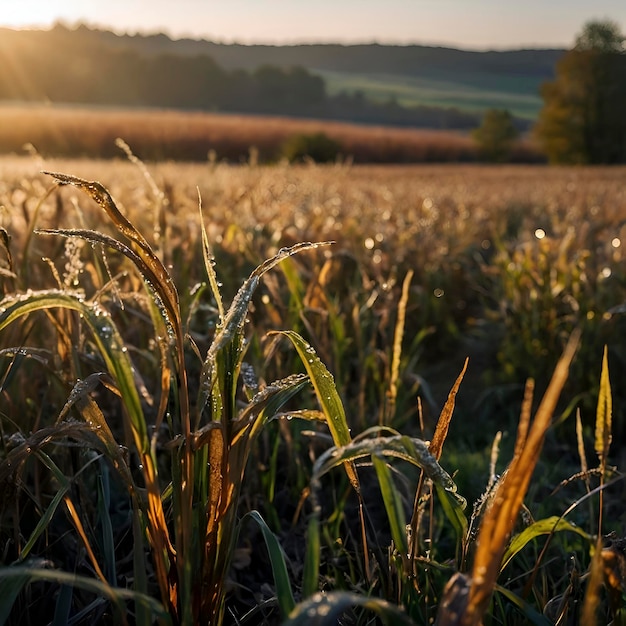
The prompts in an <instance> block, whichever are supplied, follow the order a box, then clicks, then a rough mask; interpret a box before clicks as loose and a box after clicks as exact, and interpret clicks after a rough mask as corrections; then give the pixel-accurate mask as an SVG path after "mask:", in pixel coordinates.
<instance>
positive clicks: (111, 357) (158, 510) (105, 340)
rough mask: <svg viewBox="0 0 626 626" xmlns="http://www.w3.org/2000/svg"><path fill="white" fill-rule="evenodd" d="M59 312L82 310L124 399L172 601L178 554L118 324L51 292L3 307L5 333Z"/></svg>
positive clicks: (162, 580)
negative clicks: (171, 577)
mask: <svg viewBox="0 0 626 626" xmlns="http://www.w3.org/2000/svg"><path fill="white" fill-rule="evenodd" d="M54 307H59V308H64V309H69V310H73V311H77V312H78V313H79V314H80V315H82V316H83V319H84V321H85V322H86V323H87V326H88V327H89V328H90V329H91V331H92V335H93V339H94V342H95V343H96V346H97V348H98V351H99V353H100V355H101V356H102V358H103V360H104V362H105V365H106V367H107V370H108V372H109V373H110V374H111V376H112V377H113V380H114V381H115V384H116V386H117V389H118V391H119V395H120V397H121V398H123V401H124V402H123V406H124V409H125V412H126V415H127V417H128V420H129V425H130V427H131V432H132V436H133V441H134V444H135V446H136V448H137V452H138V454H139V458H140V463H141V465H142V466H143V476H144V480H145V483H146V490H147V507H146V508H147V510H146V514H147V518H148V524H149V526H150V533H149V536H150V539H151V541H152V542H153V545H154V552H153V554H154V558H155V567H156V573H157V578H158V581H159V585H160V588H161V593H162V596H163V597H168V596H169V595H170V591H171V590H170V586H169V583H168V574H169V563H168V561H169V559H173V557H174V554H175V551H174V548H173V546H172V544H171V541H170V538H169V530H168V526H167V523H166V520H165V514H164V511H163V507H162V502H161V494H160V489H159V486H158V483H157V471H156V462H155V460H154V458H153V456H152V451H151V449H150V440H149V438H148V433H147V426H146V421H145V417H144V414H143V409H142V407H141V399H140V396H139V393H138V391H137V388H136V386H135V376H134V370H133V365H132V363H131V361H130V357H129V355H128V353H127V350H126V348H125V345H124V342H123V340H122V338H121V336H120V334H119V332H118V330H117V328H116V326H115V324H114V323H113V320H112V319H111V318H110V316H109V314H108V313H107V312H106V311H105V310H104V309H102V308H101V307H100V306H99V305H97V304H95V303H93V302H86V301H84V299H83V296H82V294H81V293H70V292H64V291H59V290H48V291H40V292H31V293H27V294H25V295H22V296H18V297H16V298H10V299H5V300H3V301H2V302H0V330H2V329H3V328H5V327H6V326H7V325H9V324H10V323H11V322H13V321H14V320H15V319H17V318H19V317H21V316H23V315H26V314H28V313H32V312H34V311H38V310H46V309H50V308H54Z"/></svg>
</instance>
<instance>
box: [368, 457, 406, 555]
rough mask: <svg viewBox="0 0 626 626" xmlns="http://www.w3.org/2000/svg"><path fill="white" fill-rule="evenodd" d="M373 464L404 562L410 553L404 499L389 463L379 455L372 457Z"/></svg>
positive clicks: (395, 541)
mask: <svg viewBox="0 0 626 626" xmlns="http://www.w3.org/2000/svg"><path fill="white" fill-rule="evenodd" d="M372 463H373V465H374V469H375V470H376V476H377V477H378V485H379V486H380V492H381V494H382V496H383V502H384V504H385V510H386V511H387V519H388V520H389V526H390V528H391V537H392V539H393V542H394V543H395V545H396V550H397V551H398V552H399V553H400V554H401V555H402V560H404V559H406V555H407V552H408V546H407V539H406V520H405V519H404V516H405V514H404V510H403V508H402V499H401V498H400V494H399V493H398V490H397V488H396V486H395V485H394V483H393V478H392V476H391V470H390V469H389V464H388V463H387V461H385V460H384V459H382V458H381V457H380V456H379V455H377V454H373V455H372Z"/></svg>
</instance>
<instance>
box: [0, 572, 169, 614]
mask: <svg viewBox="0 0 626 626" xmlns="http://www.w3.org/2000/svg"><path fill="white" fill-rule="evenodd" d="M45 565H47V562H42V561H35V562H34V563H32V564H28V563H26V564H24V565H20V566H10V567H1V568H0V591H2V593H0V598H1V600H0V624H2V623H3V621H2V618H3V617H4V619H5V621H6V617H5V615H6V616H8V614H9V612H10V610H11V607H12V606H13V603H14V602H15V599H16V598H17V595H18V594H19V592H20V591H21V589H23V588H24V586H25V585H27V584H29V583H30V582H31V581H33V580H38V581H42V580H43V581H48V582H51V583H57V584H60V585H67V586H70V587H76V588H78V589H84V590H85V591H90V592H91V593H95V594H97V595H99V596H102V597H105V598H108V599H109V600H110V601H112V602H114V603H115V604H116V605H117V606H118V608H119V610H120V612H121V614H124V613H126V606H125V603H126V602H127V601H131V602H134V603H135V605H143V606H144V607H145V608H146V609H147V610H149V611H150V613H151V615H152V616H153V617H154V618H157V619H159V620H161V622H162V623H163V624H164V625H166V626H172V620H171V616H170V614H169V613H168V612H167V610H166V609H165V608H164V607H163V605H162V604H161V603H160V602H158V601H157V600H155V599H154V598H152V597H150V596H148V595H145V594H141V593H137V592H136V591H130V590H128V589H121V588H119V587H111V585H109V584H106V583H103V582H102V581H100V580H97V579H95V578H90V577H88V576H80V575H78V574H70V573H69V572H64V571H62V570H58V569H46V568H45V567H44V566H45ZM18 587H19V588H18ZM15 589H17V593H15ZM5 591H7V592H9V593H10V595H7V596H5V594H4V592H5ZM5 599H6V601H5Z"/></svg>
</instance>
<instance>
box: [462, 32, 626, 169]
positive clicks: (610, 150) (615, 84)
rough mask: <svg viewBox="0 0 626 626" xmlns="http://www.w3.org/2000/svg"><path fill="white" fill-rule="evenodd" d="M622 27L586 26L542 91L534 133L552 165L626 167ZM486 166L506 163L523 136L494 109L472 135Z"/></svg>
mask: <svg viewBox="0 0 626 626" xmlns="http://www.w3.org/2000/svg"><path fill="white" fill-rule="evenodd" d="M625 41H626V40H625V38H624V36H623V34H622V33H621V31H620V29H619V26H618V25H617V24H616V23H615V22H612V21H610V20H605V21H592V22H589V23H587V24H586V25H585V26H584V28H583V30H582V31H581V33H580V34H579V35H578V37H577V38H576V44H575V46H574V47H573V49H572V50H570V51H569V52H567V54H565V55H564V56H563V57H562V58H561V60H560V61H559V62H558V63H557V66H556V77H555V79H554V80H553V81H549V82H546V83H544V84H543V86H542V90H541V93H542V96H543V101H544V106H543V108H542V110H541V112H540V115H539V119H538V120H537V123H536V125H535V128H534V133H535V137H536V139H537V141H538V142H539V144H540V146H541V148H542V150H543V152H544V154H545V155H546V157H547V159H548V160H549V161H550V162H551V163H562V164H578V165H585V164H589V165H596V164H616V163H626V54H625V52H626V50H625V47H624V42H625ZM473 136H474V139H475V141H476V143H477V144H478V147H479V150H480V152H481V154H482V156H483V158H485V159H486V160H489V161H507V160H508V158H509V157H510V154H511V151H512V149H513V146H514V144H515V141H516V139H517V136H518V132H517V129H516V128H515V124H514V120H513V117H512V116H511V114H510V113H509V112H508V111H505V110H496V109H491V110H489V111H487V112H486V113H485V115H484V117H483V120H482V123H481V125H480V127H479V128H477V129H476V130H475V131H474V132H473Z"/></svg>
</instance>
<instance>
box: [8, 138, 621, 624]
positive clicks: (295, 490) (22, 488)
mask: <svg viewBox="0 0 626 626" xmlns="http://www.w3.org/2000/svg"><path fill="white" fill-rule="evenodd" d="M129 128H130V127H129ZM3 129H4V127H3ZM3 132H5V131H4V130H3ZM133 147H134V146H133ZM42 152H43V151H42ZM120 154H122V156H123V152H122V151H120ZM146 168H147V169H146ZM41 170H46V171H49V172H57V173H61V174H64V175H69V177H67V176H63V175H60V176H57V178H56V181H57V183H58V184H55V178H54V177H53V176H50V175H46V174H42V173H41ZM625 175H626V169H624V168H604V169H602V168H575V169H574V168H571V169H570V168H547V167H540V166H503V167H487V166H481V165H467V164H466V165H454V164H448V165H423V166H419V167H417V166H374V165H369V166H364V165H353V164H350V163H340V164H336V165H332V166H316V165H312V164H309V165H302V166H295V165H288V164H285V163H281V164H278V165H274V166H260V165H257V164H256V163H255V161H254V159H253V160H252V162H245V163H241V164H240V165H235V166H233V165H228V164H226V163H223V162H220V160H219V159H212V160H211V161H205V162H203V163H195V164H189V163H188V164H180V163H174V162H155V163H151V164H148V165H147V166H144V165H143V164H142V163H141V162H139V161H137V160H136V159H135V158H134V157H133V156H132V155H130V158H129V159H127V158H126V157H124V158H119V159H116V160H109V161H97V160H78V159H77V160H56V159H52V158H46V159H44V158H43V157H42V156H41V155H39V154H36V153H35V154H33V155H32V156H29V157H15V156H11V157H3V158H1V159H0V206H1V207H2V211H1V213H0V226H1V227H2V230H0V234H1V235H2V241H1V243H0V252H1V253H2V254H1V255H0V263H1V275H0V281H1V283H0V284H1V285H2V289H3V294H4V300H3V302H2V303H0V332H1V335H0V337H1V339H0V348H1V351H0V357H1V360H0V391H1V394H2V396H1V397H2V402H1V404H0V429H1V431H0V433H1V435H2V447H1V448H0V494H2V495H1V497H2V501H1V504H0V562H1V563H2V565H3V566H4V567H1V568H0V624H1V623H7V624H18V623H20V624H21V623H32V624H40V623H55V624H57V623H58V624H61V623H72V624H83V623H91V624H95V623H98V624H100V623H102V624H114V623H115V624H118V623H128V624H139V623H141V624H151V623H155V622H158V623H160V624H190V625H191V624H217V623H225V624H276V623H287V624H301V623H302V624H305V623H306V624H308V623H312V621H311V620H314V623H328V624H336V623H345V624H370V623H375V620H380V622H382V623H388V624H432V623H434V621H435V620H437V623H438V624H441V625H446V624H461V625H466V624H479V623H481V620H483V619H484V623H485V624H507V625H510V624H527V623H531V624H541V625H547V624H556V623H558V624H565V623H567V624H577V623H580V624H593V623H598V624H600V623H602V624H606V623H609V621H610V620H611V619H613V620H614V622H613V623H615V624H617V623H624V622H623V620H624V619H625V618H624V614H623V613H624V606H623V603H624V590H625V589H626V580H625V578H626V577H625V574H624V572H625V570H626V568H625V566H624V563H625V561H624V559H625V557H624V539H623V536H624V516H625V515H626V511H625V509H624V505H623V502H624V500H623V495H624V485H623V482H622V480H621V478H622V474H621V472H620V470H619V469H618V468H620V467H622V466H623V464H624V460H625V459H624V456H625V455H624V448H623V446H621V441H622V440H623V437H624V436H625V435H626V429H625V424H626V421H625V420H626V415H625V414H624V409H623V407H624V398H623V395H624V392H623V387H622V386H621V384H620V381H621V380H622V378H623V376H624V374H625V373H626V370H625V368H626V362H625V354H626V352H625V348H626V345H625V341H626V339H625V337H626V335H625V333H624V320H623V312H624V310H625V306H624V305H625V303H626V268H625V267H624V246H625V245H626V190H625V189H626V188H625V186H624V180H625V178H624V177H625ZM73 177H79V178H73ZM85 181H99V182H100V183H102V185H103V186H104V187H102V186H99V185H93V184H88V183H87V182H85ZM107 190H108V192H110V194H111V197H109V195H108V192H107ZM199 197H200V198H201V205H202V221H201V220H200V214H199V210H198V204H199ZM94 200H95V202H94ZM118 209H119V210H118ZM202 225H203V226H202ZM304 242H320V243H324V245H313V244H312V245H303V243H304ZM325 242H333V243H332V244H326V243H325ZM255 268H256V269H255ZM231 303H232V305H231ZM604 346H607V350H606V352H605V350H604ZM603 354H605V358H604V359H603ZM468 357H469V361H468V362H467V363H466V358H468ZM528 380H533V381H534V382H533V383H530V382H527V381H528ZM505 470H506V471H505ZM609 533H614V534H613V535H610V536H609ZM459 615H461V616H462V617H459ZM620 620H622V621H620Z"/></svg>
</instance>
